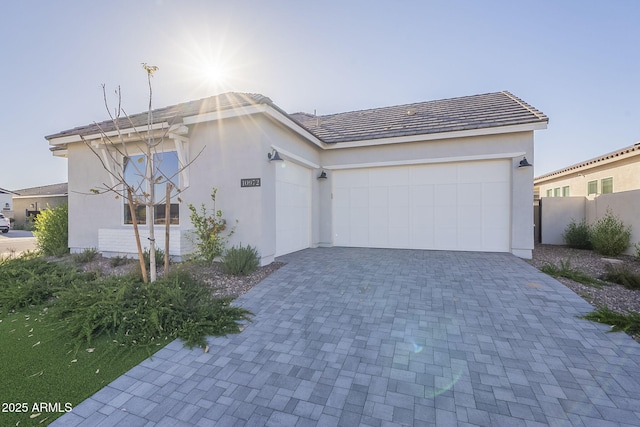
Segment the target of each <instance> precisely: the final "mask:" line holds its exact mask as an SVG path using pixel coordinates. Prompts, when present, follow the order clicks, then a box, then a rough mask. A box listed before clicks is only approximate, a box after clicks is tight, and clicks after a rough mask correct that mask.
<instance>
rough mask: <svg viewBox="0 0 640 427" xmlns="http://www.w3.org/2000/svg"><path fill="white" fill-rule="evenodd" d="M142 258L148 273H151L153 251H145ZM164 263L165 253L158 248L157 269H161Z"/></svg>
mask: <svg viewBox="0 0 640 427" xmlns="http://www.w3.org/2000/svg"><path fill="white" fill-rule="evenodd" d="M142 256H143V257H144V265H145V267H146V268H147V271H149V269H150V268H151V249H145V250H144V252H143V253H142ZM163 263H164V251H163V250H162V249H160V248H156V267H160V266H161V265H162V264H163ZM138 270H140V269H138Z"/></svg>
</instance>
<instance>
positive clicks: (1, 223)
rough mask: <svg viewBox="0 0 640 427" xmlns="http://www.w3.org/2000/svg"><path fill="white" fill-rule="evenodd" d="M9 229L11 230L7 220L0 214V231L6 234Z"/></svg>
mask: <svg viewBox="0 0 640 427" xmlns="http://www.w3.org/2000/svg"><path fill="white" fill-rule="evenodd" d="M9 228H11V222H10V221H9V218H7V217H6V216H4V215H3V214H1V213H0V230H2V232H3V233H8V232H9Z"/></svg>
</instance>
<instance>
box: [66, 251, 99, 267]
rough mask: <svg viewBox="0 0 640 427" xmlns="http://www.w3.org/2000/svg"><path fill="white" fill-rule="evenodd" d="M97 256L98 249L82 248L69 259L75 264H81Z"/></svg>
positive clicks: (93, 259)
mask: <svg viewBox="0 0 640 427" xmlns="http://www.w3.org/2000/svg"><path fill="white" fill-rule="evenodd" d="M97 257H98V250H97V249H96V248H87V249H84V250H83V251H82V252H79V253H76V254H72V255H71V259H72V260H73V262H74V264H76V265H82V264H86V263H88V262H91V261H95V259H96V258H97Z"/></svg>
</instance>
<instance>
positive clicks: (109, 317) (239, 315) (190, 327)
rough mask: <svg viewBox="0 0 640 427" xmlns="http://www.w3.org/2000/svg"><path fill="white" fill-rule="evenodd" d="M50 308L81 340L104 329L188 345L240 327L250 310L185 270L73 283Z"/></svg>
mask: <svg viewBox="0 0 640 427" xmlns="http://www.w3.org/2000/svg"><path fill="white" fill-rule="evenodd" d="M57 296H58V300H57V302H56V305H55V307H54V310H53V311H52V312H53V313H54V315H55V316H56V317H57V318H59V319H61V320H63V321H64V322H65V324H66V328H67V331H68V332H69V333H70V335H71V336H72V337H73V338H74V339H75V340H77V341H79V342H91V341H92V340H93V339H95V338H97V337H99V336H102V335H104V334H107V335H109V336H111V337H112V338H113V339H115V340H116V341H118V342H119V343H121V344H124V345H129V346H131V345H153V344H155V343H162V342H166V341H167V340H173V339H174V338H181V339H182V340H183V341H184V342H185V344H186V345H187V346H189V347H193V346H194V345H199V346H202V347H204V346H205V345H206V336H207V335H226V334H229V333H237V332H239V331H240V328H239V324H238V323H237V321H241V320H249V315H250V313H249V312H248V311H247V310H245V309H243V308H240V307H231V306H230V305H229V303H230V301H231V300H230V299H229V298H223V299H216V298H213V297H212V296H211V289H210V288H209V287H207V286H205V285H202V284H200V283H198V282H196V281H195V280H194V279H193V278H192V277H191V276H190V275H189V274H188V273H187V272H184V271H177V272H175V273H173V274H172V275H170V276H169V277H167V278H162V279H159V280H157V281H156V282H154V283H148V284H145V283H142V281H141V280H140V278H138V277H136V276H122V277H107V278H104V279H101V280H96V281H94V282H84V283H83V282H77V283H74V284H73V285H72V286H69V287H66V288H64V289H62V290H60V291H59V292H58V293H57Z"/></svg>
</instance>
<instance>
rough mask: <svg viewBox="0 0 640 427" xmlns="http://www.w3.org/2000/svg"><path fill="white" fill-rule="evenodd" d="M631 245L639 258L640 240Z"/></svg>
mask: <svg viewBox="0 0 640 427" xmlns="http://www.w3.org/2000/svg"><path fill="white" fill-rule="evenodd" d="M633 247H634V248H635V249H636V257H638V258H640V242H638V243H636V244H635V245H633Z"/></svg>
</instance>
